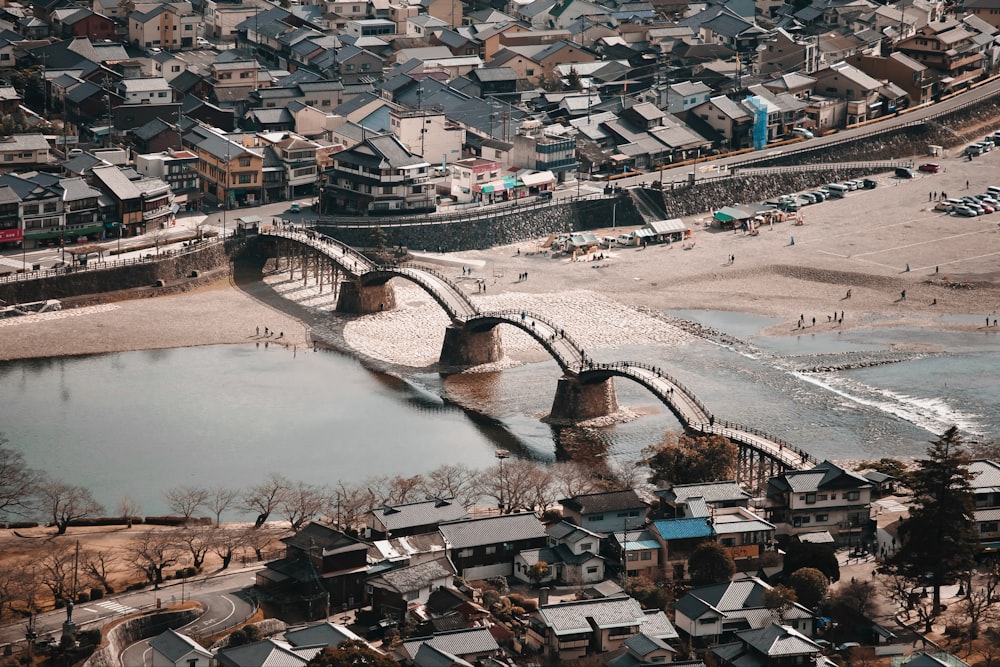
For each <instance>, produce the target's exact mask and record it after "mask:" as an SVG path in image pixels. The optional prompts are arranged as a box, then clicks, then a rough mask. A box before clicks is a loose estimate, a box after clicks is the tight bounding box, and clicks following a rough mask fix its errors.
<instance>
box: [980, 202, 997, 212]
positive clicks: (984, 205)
mask: <svg viewBox="0 0 1000 667" xmlns="http://www.w3.org/2000/svg"><path fill="white" fill-rule="evenodd" d="M979 206H980V207H981V208H982V209H983V211H984V212H985V213H995V212H996V210H997V209H996V206H993V204H987V203H986V202H979Z"/></svg>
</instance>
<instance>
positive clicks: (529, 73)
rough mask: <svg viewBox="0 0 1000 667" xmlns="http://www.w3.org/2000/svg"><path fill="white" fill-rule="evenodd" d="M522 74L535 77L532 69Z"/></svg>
mask: <svg viewBox="0 0 1000 667" xmlns="http://www.w3.org/2000/svg"><path fill="white" fill-rule="evenodd" d="M524 73H525V74H527V75H528V76H535V70H533V69H526V70H525V71H524Z"/></svg>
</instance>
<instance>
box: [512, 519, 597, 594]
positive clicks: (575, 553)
mask: <svg viewBox="0 0 1000 667" xmlns="http://www.w3.org/2000/svg"><path fill="white" fill-rule="evenodd" d="M545 532H546V533H547V534H548V545H547V546H545V547H541V548H538V549H524V550H522V551H521V552H520V553H518V554H517V555H516V556H515V557H514V577H515V578H517V579H520V580H521V581H524V582H526V583H548V582H550V581H559V582H563V583H567V584H571V585H577V586H579V585H582V584H592V583H597V582H599V581H603V580H604V577H605V563H604V558H603V557H601V556H600V555H598V554H599V553H600V547H601V535H600V534H598V533H593V532H591V531H589V530H586V529H584V528H580V527H579V526H576V525H574V524H572V523H570V522H568V521H560V522H559V523H554V524H552V525H550V526H548V527H547V528H546V529H545ZM538 562H544V563H546V564H547V565H548V566H549V574H548V575H547V576H545V577H542V578H540V579H537V578H532V576H531V574H532V570H531V568H532V566H534V565H535V564H536V563H538Z"/></svg>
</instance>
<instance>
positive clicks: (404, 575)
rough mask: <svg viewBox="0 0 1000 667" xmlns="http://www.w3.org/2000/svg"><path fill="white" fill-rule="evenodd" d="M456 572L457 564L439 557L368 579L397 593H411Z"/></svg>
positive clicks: (374, 584) (371, 582)
mask: <svg viewBox="0 0 1000 667" xmlns="http://www.w3.org/2000/svg"><path fill="white" fill-rule="evenodd" d="M454 574H455V566H454V565H452V564H451V561H450V560H448V559H447V558H438V559H435V560H432V561H427V562H426V563H419V564H417V565H408V566H407V567H401V568H398V569H395V570H389V571H388V572H383V573H382V574H381V575H379V576H377V577H373V578H371V579H369V580H368V583H369V584H371V585H373V586H379V587H381V588H389V589H391V590H394V591H396V592H397V593H403V594H405V593H411V592H413V591H419V590H420V589H422V588H428V587H430V586H431V585H432V584H433V583H434V582H435V581H438V580H440V579H445V578H447V577H450V576H452V575H454Z"/></svg>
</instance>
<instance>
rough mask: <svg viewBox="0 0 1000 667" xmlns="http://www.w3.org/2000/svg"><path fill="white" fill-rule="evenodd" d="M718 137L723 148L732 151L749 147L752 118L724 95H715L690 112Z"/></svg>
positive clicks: (741, 107) (740, 106)
mask: <svg viewBox="0 0 1000 667" xmlns="http://www.w3.org/2000/svg"><path fill="white" fill-rule="evenodd" d="M690 113H691V114H694V115H695V116H696V117H697V118H699V119H701V120H702V121H704V123H705V124H706V125H708V127H710V128H711V129H712V130H714V131H715V133H716V134H717V135H718V136H719V138H720V139H719V141H720V143H721V144H723V145H724V146H725V147H728V148H731V149H733V150H736V149H740V148H747V147H748V146H749V145H750V130H751V127H752V125H753V116H752V115H751V114H750V112H748V111H747V110H746V108H744V107H743V105H741V104H737V103H736V102H734V101H733V100H731V99H729V98H728V97H726V96H725V95H717V96H716V97H712V98H710V99H709V100H708V102H705V103H704V104H700V105H698V106H696V107H695V108H694V109H692V110H691V111H690Z"/></svg>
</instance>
